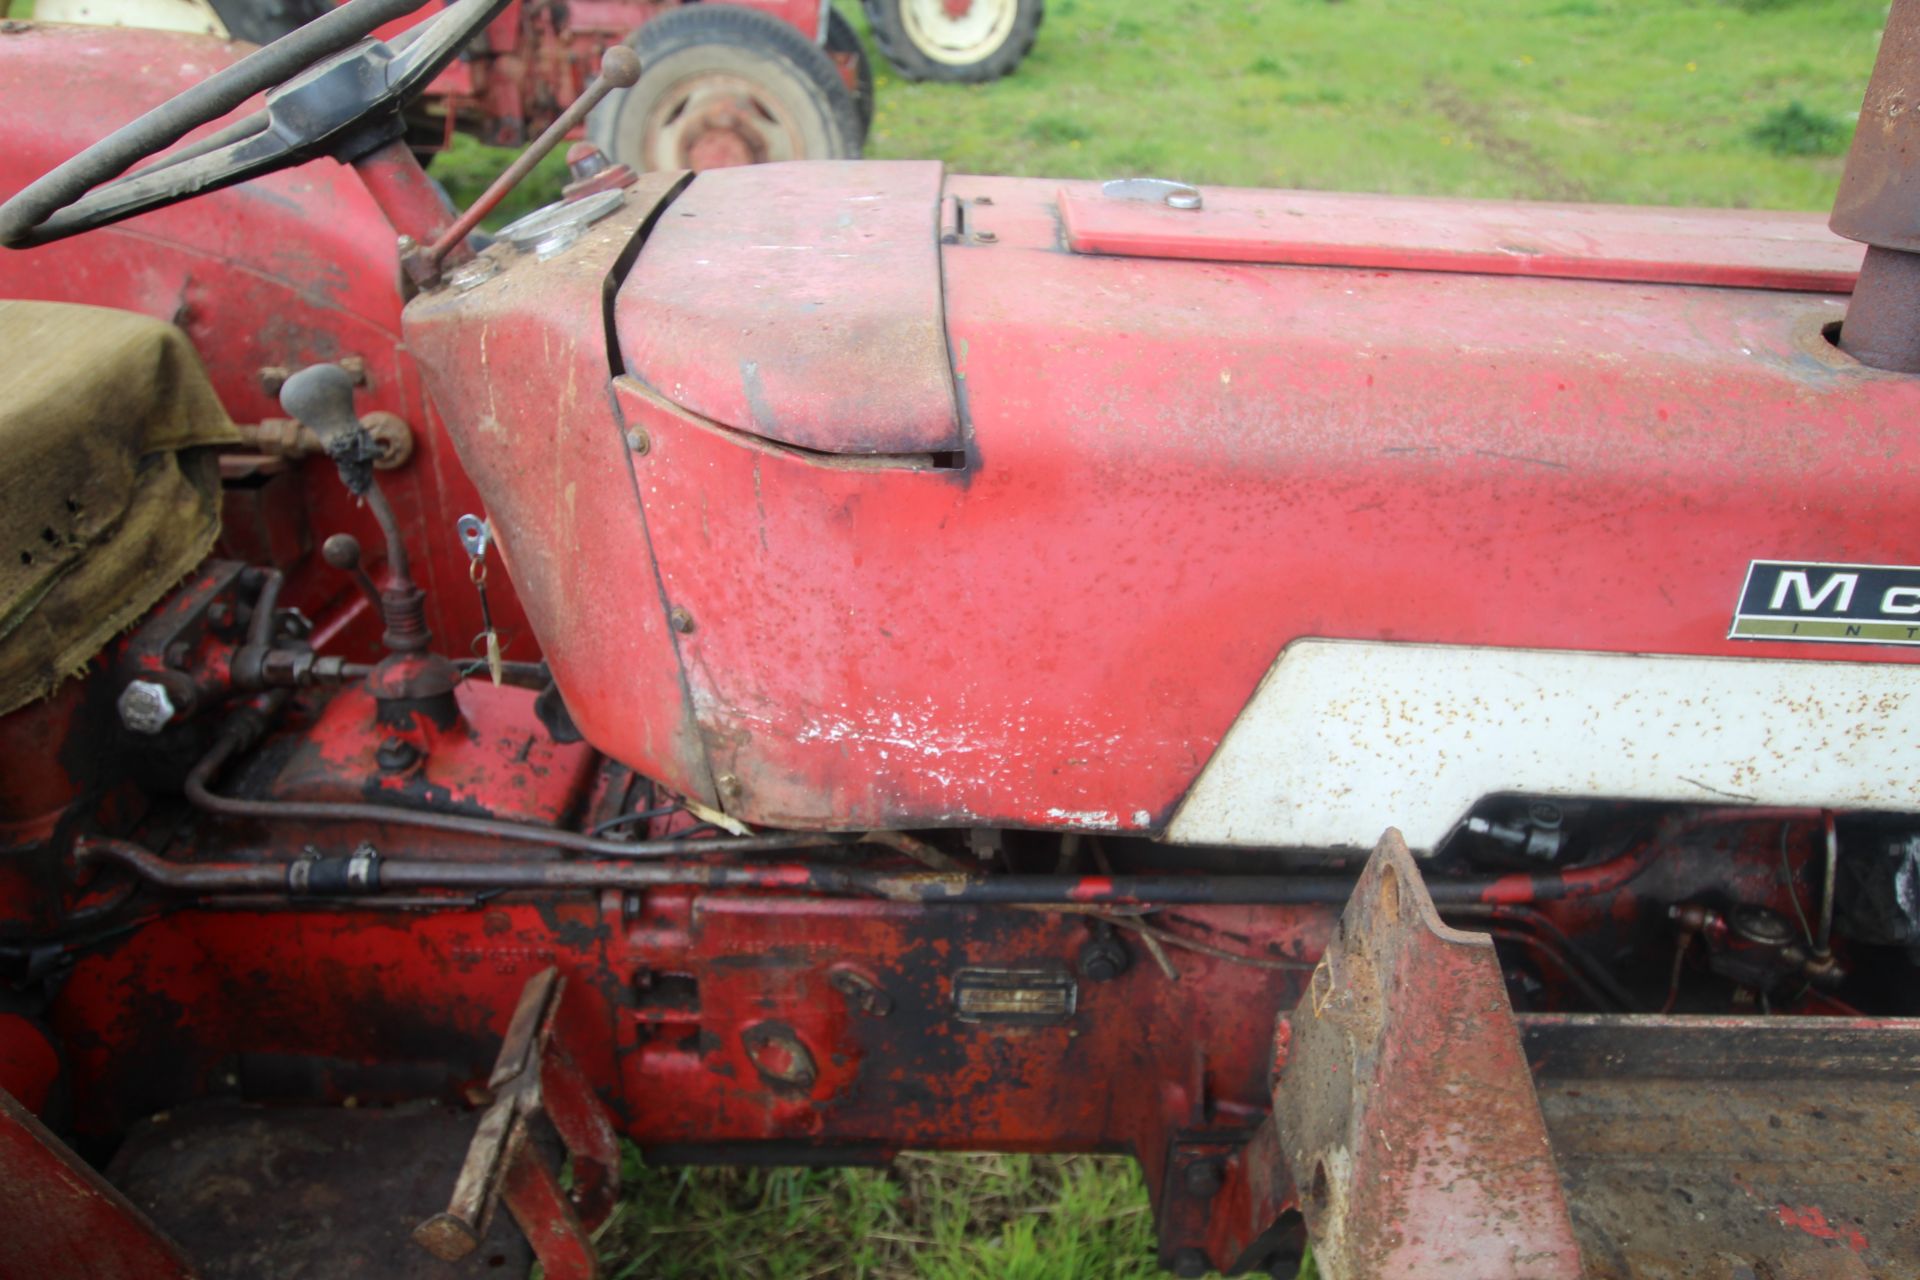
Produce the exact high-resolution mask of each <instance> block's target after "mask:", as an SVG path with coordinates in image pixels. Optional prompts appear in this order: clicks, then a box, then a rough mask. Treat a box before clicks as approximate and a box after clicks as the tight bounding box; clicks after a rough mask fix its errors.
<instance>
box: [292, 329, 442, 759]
mask: <svg viewBox="0 0 1920 1280" xmlns="http://www.w3.org/2000/svg"><path fill="white" fill-rule="evenodd" d="M353 387H354V383H353V377H352V375H350V374H349V373H348V372H347V371H346V370H345V369H342V368H341V367H340V366H339V365H335V364H316V365H309V366H308V367H307V368H305V369H302V370H300V371H299V372H298V373H295V374H293V375H292V376H290V377H289V378H288V379H287V380H286V383H285V384H284V385H283V386H282V387H281V388H280V406H281V408H283V409H285V410H286V411H287V413H288V414H289V415H290V416H291V417H293V418H296V419H298V420H299V422H300V423H301V425H303V426H305V427H307V428H309V429H311V430H312V431H313V433H314V434H315V435H316V436H318V437H319V438H320V441H321V443H322V444H323V445H324V446H325V448H326V451H327V456H328V457H329V458H332V459H333V461H334V465H335V466H337V467H339V469H340V480H341V483H343V484H345V485H346V486H347V489H348V491H349V492H351V493H352V494H353V495H354V496H355V497H358V498H359V499H361V500H362V501H363V502H365V503H366V504H367V509H368V510H369V511H371V512H373V518H374V520H375V521H377V522H378V523H379V525H380V533H381V536H382V537H383V538H384V539H385V540H386V544H387V563H386V572H385V580H384V581H382V582H380V583H378V584H376V583H375V582H374V581H373V579H372V578H371V576H370V575H368V573H367V572H366V570H365V569H364V568H362V567H361V563H360V544H359V543H358V542H357V541H355V540H354V539H353V538H352V537H350V536H348V535H346V534H335V535H334V536H333V537H331V538H328V539H327V541H326V544H325V546H324V547H323V548H322V550H321V554H322V555H323V556H324V557H325V559H326V561H327V563H328V564H330V565H332V566H333V567H334V568H336V569H341V570H344V571H345V572H347V573H348V574H351V575H352V576H353V579H354V581H355V583H356V584H357V585H358V586H359V587H360V589H361V591H363V592H365V593H367V594H368V595H369V596H370V597H371V598H372V600H373V602H374V604H375V605H377V606H378V607H379V610H380V619H381V621H382V623H383V624H384V625H385V630H384V631H383V633H382V634H381V637H380V640H381V643H382V644H384V645H385V646H386V648H387V656H386V657H385V658H384V659H382V660H381V661H380V662H379V663H378V664H377V665H376V666H375V667H374V669H373V671H372V672H371V673H370V674H369V676H368V678H367V679H368V686H369V688H370V689H371V691H372V692H373V695H374V697H375V698H376V699H379V700H380V701H381V702H382V704H384V705H385V706H387V707H388V708H390V711H391V714H388V713H383V719H384V720H391V721H393V722H394V723H395V724H396V725H397V724H400V723H402V722H404V721H405V720H407V719H408V718H409V717H410V716H411V715H412V713H413V712H414V711H416V710H418V711H420V712H422V713H423V714H425V715H426V717H427V718H428V719H430V720H432V721H433V722H434V723H435V724H438V725H440V726H441V727H442V728H450V727H451V726H452V725H453V724H454V723H455V722H456V721H457V719H458V714H459V713H458V709H457V707H456V706H455V704H454V701H453V697H452V693H453V687H454V685H456V684H458V683H459V679H460V677H459V672H458V671H456V670H455V669H454V666H453V664H452V663H451V662H449V661H448V660H447V659H446V658H445V657H443V656H441V655H440V654H437V653H433V652H431V648H432V645H433V636H432V634H431V633H430V632H429V631H428V630H427V609H426V600H427V593H426V592H425V591H422V590H421V589H420V587H419V586H418V585H417V584H416V583H415V582H414V580H413V573H412V567H411V563H410V561H409V560H408V558H407V546H406V543H405V541H404V540H403V539H402V538H401V536H400V523H399V521H398V520H396V519H395V518H394V514H393V507H392V506H391V505H389V504H388V502H387V495H386V494H385V493H384V492H382V491H381V488H380V481H379V479H378V478H377V477H376V476H375V475H374V473H373V464H374V460H375V459H376V458H378V457H379V456H380V447H379V445H378V444H377V443H376V442H375V441H374V438H373V434H372V433H371V432H370V431H368V430H367V429H366V427H365V426H363V425H362V424H361V422H360V419H359V416H358V415H357V414H355V413H354V411H353ZM415 745H416V746H418V745H419V744H415Z"/></svg>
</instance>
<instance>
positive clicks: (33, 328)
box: [0, 301, 238, 714]
mask: <svg viewBox="0 0 1920 1280" xmlns="http://www.w3.org/2000/svg"><path fill="white" fill-rule="evenodd" d="M237 439H238V436H237V435H236V433H235V431H234V429H233V424H232V423H231V422H230V421H228V419H227V415H226V412H225V410H223V409H222V408H221V406H220V401H219V400H218V399H217V398H216V397H215V395H214V392H213V387H212V385H211V384H209V383H208V381H207V374H206V370H205V369H203V368H202V367H201V364H200V358H199V356H198V355H197V354H195V352H194V350H193V347H192V344H191V343H189V342H188V340H187V336H186V334H184V333H182V332H181V331H180V330H179V329H176V328H174V327H173V326H172V325H170V324H167V323H166V322H165V321H162V320H156V319H153V318H152V317H150V316H142V315H136V314H134V313H133V312H130V311H115V310H110V309H107V308H104V307H81V306H72V305H68V304H65V303H52V302H8V301H0V714H4V713H5V712H8V711H11V710H13V709H14V708H15V707H18V706H20V705H22V704H24V703H27V702H31V701H32V700H34V699H35V698H38V697H41V696H42V695H44V694H46V693H48V692H49V691H51V690H52V689H53V687H54V686H55V685H56V684H58V683H59V682H60V680H61V679H63V678H65V677H66V676H69V675H72V674H74V673H75V672H76V671H78V670H79V669H80V668H81V667H82V666H84V665H85V663H86V661H87V660H88V659H89V658H91V657H92V656H93V655H94V654H96V653H98V652H99V651H100V649H101V647H102V646H103V645H105V644H106V642H107V641H108V640H109V639H111V638H112V637H113V636H114V635H115V634H116V633H118V632H119V631H121V630H123V629H124V628H126V627H127V626H129V625H130V624H132V623H133V622H134V621H135V620H136V619H137V618H139V617H140V615H141V614H143V613H145V612H146V611H147V610H148V609H150V608H151V607H152V606H153V605H154V604H155V603H156V602H157V601H158V600H159V599H160V597H161V596H162V595H164V594H165V593H166V592H167V590H168V589H169V588H170V587H172V586H173V585H174V584H175V583H176V582H178V581H179V580H180V579H181V578H182V577H183V576H184V575H185V574H186V573H187V571H188V570H190V569H191V568H193V566H194V565H195V564H197V563H198V562H199V561H200V560H201V558H202V557H204V556H205V555H206V554H207V552H208V551H209V550H210V549H211V548H212V546H213V541H214V537H215V535H216V534H218V532H219V529H220V508H219V470H218V465H217V461H216V459H215V457H214V454H213V452H212V450H211V449H210V448H209V447H208V446H212V445H220V444H227V443H232V442H234V441H236V440H237Z"/></svg>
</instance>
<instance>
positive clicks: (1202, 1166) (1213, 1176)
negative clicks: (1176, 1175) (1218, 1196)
mask: <svg viewBox="0 0 1920 1280" xmlns="http://www.w3.org/2000/svg"><path fill="white" fill-rule="evenodd" d="M1186 1176H1187V1194H1189V1195H1194V1196H1199V1197H1200V1198H1201V1199H1203V1200H1204V1199H1206V1198H1207V1197H1208V1196H1211V1195H1214V1194H1215V1193H1217V1192H1218V1191H1219V1190H1220V1188H1221V1187H1222V1186H1224V1185H1225V1184H1226V1181H1227V1175H1226V1170H1224V1169H1222V1168H1221V1167H1220V1162H1219V1161H1218V1160H1196V1161H1194V1162H1193V1163H1192V1164H1190V1165H1188V1166H1187V1175H1186Z"/></svg>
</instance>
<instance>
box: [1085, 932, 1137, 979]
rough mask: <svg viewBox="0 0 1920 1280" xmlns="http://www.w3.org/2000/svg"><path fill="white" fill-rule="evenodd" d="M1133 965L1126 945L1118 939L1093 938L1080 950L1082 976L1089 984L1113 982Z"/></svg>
mask: <svg viewBox="0 0 1920 1280" xmlns="http://www.w3.org/2000/svg"><path fill="white" fill-rule="evenodd" d="M1132 963H1133V956H1132V955H1131V954H1130V953H1129V952H1128V951H1127V947H1126V944H1125V943H1123V942H1121V941H1120V940H1119V939H1118V938H1113V937H1107V938H1091V939H1088V941H1087V942H1086V944H1085V945H1084V946H1082V947H1081V948H1080V956H1079V962H1078V967H1079V970H1080V976H1081V977H1083V978H1085V979H1086V980H1087V981H1088V982H1112V981H1113V980H1114V979H1115V978H1117V977H1119V976H1120V975H1121V974H1123V973H1125V972H1126V971H1127V969H1128V967H1129V966H1130V965H1131V964H1132Z"/></svg>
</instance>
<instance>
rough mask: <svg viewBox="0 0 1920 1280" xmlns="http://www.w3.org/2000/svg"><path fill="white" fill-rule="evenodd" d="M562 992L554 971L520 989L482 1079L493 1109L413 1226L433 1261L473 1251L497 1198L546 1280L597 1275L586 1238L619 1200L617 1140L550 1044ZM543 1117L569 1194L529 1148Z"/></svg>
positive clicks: (595, 1101)
mask: <svg viewBox="0 0 1920 1280" xmlns="http://www.w3.org/2000/svg"><path fill="white" fill-rule="evenodd" d="M561 992H562V979H561V977H560V971H559V970H558V969H552V968H549V969H545V970H543V971H541V972H540V973H538V974H535V975H534V976H533V978H532V979H530V980H529V981H528V982H527V985H526V986H525V987H524V988H523V989H522V990H521V992H520V1002H519V1004H518V1005H516V1006H515V1008H514V1011H513V1020H512V1021H511V1022H510V1023H508V1025H507V1034H506V1038H505V1039H504V1040H502V1041H501V1044H500V1056H499V1058H498V1059H497V1060H496V1062H495V1064H494V1068H493V1075H492V1077H491V1078H490V1079H489V1080H488V1081H487V1085H488V1088H489V1089H490V1090H491V1091H492V1093H493V1102H492V1104H491V1105H490V1106H489V1107H488V1108H487V1111H486V1114H485V1115H483V1116H482V1117H481V1118H480V1127H479V1129H478V1130H476V1131H475V1133H474V1135H473V1142H472V1144H471V1145H470V1146H469V1147H468V1148H467V1159H466V1163H465V1164H464V1165H462V1166H461V1169H460V1176H459V1177H458V1178H457V1179H456V1180H455V1182H454V1185H453V1196H452V1199H451V1201H450V1203H449V1204H448V1206H447V1211H446V1212H445V1213H437V1214H435V1215H434V1216H433V1217H431V1218H428V1219H427V1220H426V1221H425V1222H423V1223H421V1224H420V1225H419V1226H418V1227H416V1228H414V1232H413V1238H414V1240H415V1241H417V1242H418V1243H419V1244H420V1245H421V1246H422V1247H423V1248H425V1249H426V1250H427V1251H428V1252H429V1253H431V1254H433V1255H434V1256H435V1257H436V1258H440V1259H442V1260H444V1261H447V1262H458V1261H459V1260H460V1259H462V1258H464V1257H466V1256H467V1255H468V1254H470V1253H472V1252H473V1251H474V1249H476V1248H478V1247H479V1244H480V1241H481V1240H482V1239H483V1238H484V1237H485V1235H486V1232H487V1224H488V1222H489V1221H490V1220H491V1219H492V1217H493V1211H494V1209H495V1207H496V1206H497V1205H498V1203H499V1202H501V1201H503V1200H504V1201H505V1202H506V1206H507V1211H508V1212H509V1213H511V1214H512V1215H513V1220H514V1221H515V1222H516V1223H518V1224H519V1226H520V1230H521V1231H522V1232H523V1233H524V1234H525V1235H526V1237H527V1241H528V1243H530V1244H531V1245H532V1246H533V1251H534V1254H535V1256H536V1257H538V1258H539V1260H540V1266H541V1269H542V1274H543V1275H544V1276H545V1277H546V1280H594V1277H595V1276H597V1275H598V1274H599V1263H598V1261H597V1259H596V1257H595V1254H594V1249H593V1239H592V1236H591V1234H590V1232H591V1230H592V1228H593V1227H596V1226H598V1225H599V1224H600V1223H601V1222H604V1221H605V1220H606V1217H607V1215H608V1214H609V1213H611V1212H612V1210H613V1205H614V1201H615V1200H616V1199H618V1197H619V1194H620V1142H619V1138H618V1137H617V1135H616V1134H615V1132H614V1128H613V1118H612V1116H611V1115H610V1114H609V1113H608V1111H607V1109H606V1105H605V1104H604V1103H602V1102H601V1101H600V1098H599V1096H598V1095H597V1094H595V1093H594V1091H593V1086H592V1085H591V1084H589V1083H588V1081H587V1078H586V1076H585V1075H584V1074H583V1073H582V1072H581V1070H580V1068H579V1067H578V1066H577V1065H576V1064H575V1063H574V1061H573V1059H572V1058H571V1057H569V1056H568V1055H567V1053H566V1051H565V1050H564V1049H563V1048H562V1047H560V1046H559V1045H558V1044H556V1043H555V1041H554V1023H555V1019H556V1017H557V1016H558V1014H559V1011H560V997H561ZM542 1115H544V1116H546V1118H547V1119H548V1120H549V1121H550V1122H551V1123H552V1125H553V1128H554V1130H555V1132H557V1133H558V1134H559V1135H560V1141H561V1143H562V1144H563V1145H564V1146H565V1147H566V1150H567V1153H568V1155H569V1156H570V1157H571V1160H572V1165H573V1189H572V1190H571V1191H570V1192H569V1191H567V1190H565V1189H563V1188H562V1187H561V1185H560V1179H559V1177H558V1176H557V1175H556V1174H555V1173H554V1171H553V1170H552V1169H550V1168H548V1167H547V1165H546V1163H545V1162H544V1161H543V1160H542V1159H541V1158H540V1155H539V1153H538V1152H537V1151H536V1150H535V1149H534V1146H533V1143H532V1141H531V1137H532V1135H531V1132H530V1125H531V1123H532V1121H533V1120H534V1119H535V1118H536V1117H538V1116H542Z"/></svg>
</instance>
